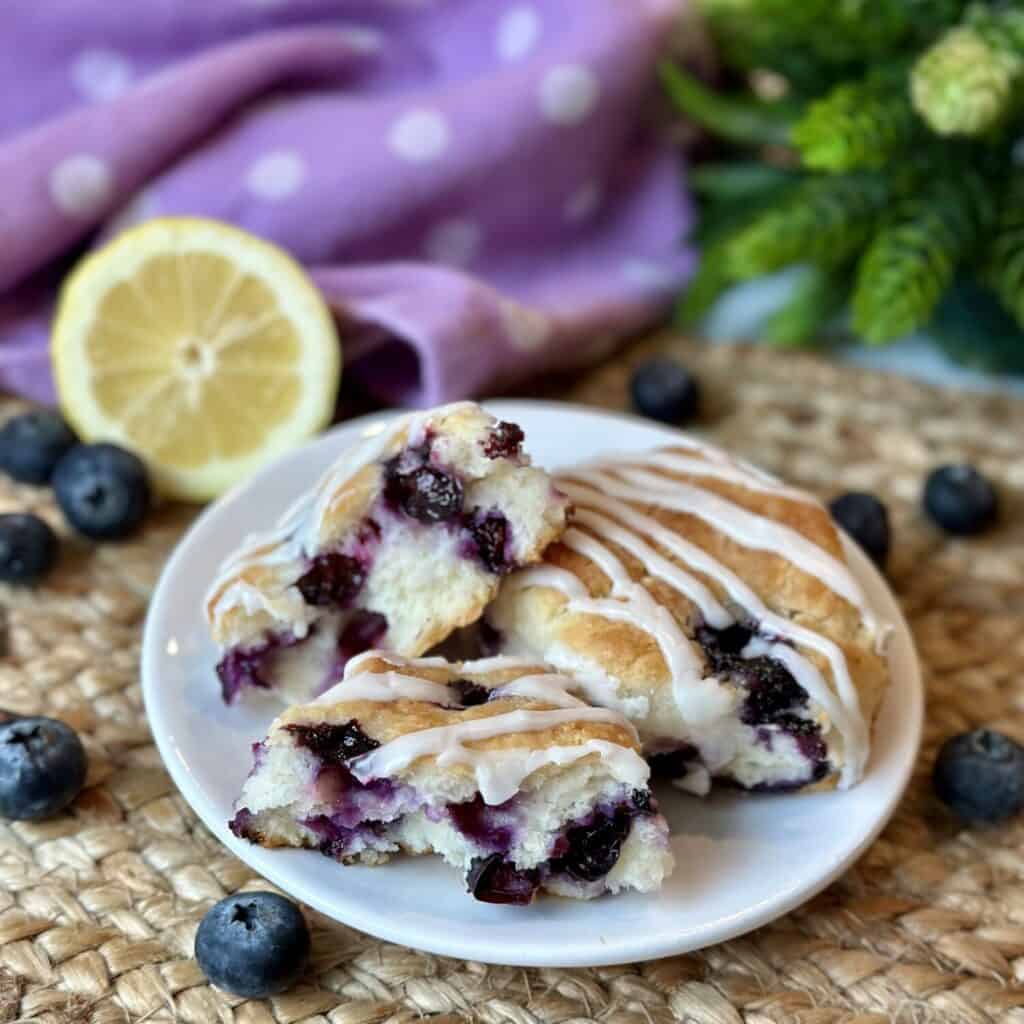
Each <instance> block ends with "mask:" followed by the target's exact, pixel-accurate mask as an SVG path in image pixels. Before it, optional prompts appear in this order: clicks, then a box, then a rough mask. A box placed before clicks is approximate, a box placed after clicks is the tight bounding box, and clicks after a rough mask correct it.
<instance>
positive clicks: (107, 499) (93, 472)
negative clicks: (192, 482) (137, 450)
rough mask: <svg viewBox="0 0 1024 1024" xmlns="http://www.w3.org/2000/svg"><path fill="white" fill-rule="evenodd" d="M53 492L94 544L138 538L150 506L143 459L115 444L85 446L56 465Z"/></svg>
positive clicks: (76, 448)
mask: <svg viewBox="0 0 1024 1024" xmlns="http://www.w3.org/2000/svg"><path fill="white" fill-rule="evenodd" d="M53 490H54V494H55V496H56V498H57V504H59V505H60V507H61V511H62V512H63V513H64V515H65V517H66V518H67V521H68V522H69V523H70V524H71V525H72V526H73V527H74V528H75V529H76V530H77V531H78V532H79V533H81V534H83V535H84V536H86V537H91V538H92V539H93V540H119V539H120V538H122V537H127V536H129V535H130V534H132V533H134V532H135V530H137V529H138V528H139V526H140V525H141V524H142V521H143V520H144V519H145V518H146V513H147V512H148V511H149V506H150V500H151V499H150V489H149V476H148V475H147V473H146V467H145V465H144V464H143V462H142V460H141V459H140V458H139V457H138V456H137V455H133V454H132V453H131V452H128V451H125V450H124V449H123V448H119V447H118V446H117V445H113V444H81V445H78V446H77V447H75V448H72V449H71V451H69V452H68V453H67V455H65V456H64V458H62V459H61V460H60V462H58V463H57V468H56V469H55V470H54V472H53Z"/></svg>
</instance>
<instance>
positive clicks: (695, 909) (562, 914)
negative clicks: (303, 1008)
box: [142, 401, 923, 966]
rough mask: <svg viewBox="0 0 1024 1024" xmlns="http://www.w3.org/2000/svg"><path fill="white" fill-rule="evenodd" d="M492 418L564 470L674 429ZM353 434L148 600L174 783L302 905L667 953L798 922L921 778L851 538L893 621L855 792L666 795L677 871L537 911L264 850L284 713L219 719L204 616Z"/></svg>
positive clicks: (149, 665)
mask: <svg viewBox="0 0 1024 1024" xmlns="http://www.w3.org/2000/svg"><path fill="white" fill-rule="evenodd" d="M488 407H489V408H490V409H492V410H493V411H494V412H495V413H496V414H498V415H500V416H502V417H503V418H505V419H511V420H514V421H516V422H518V423H519V424H521V425H522V427H523V429H524V430H525V431H526V436H527V446H528V449H529V450H530V452H531V453H532V454H533V456H534V459H535V461H536V462H537V463H538V464H541V465H544V466H547V467H550V468H554V467H557V466H560V465H568V464H571V463H573V462H575V461H577V460H580V459H582V458H586V457H589V456H592V455H595V454H597V453H599V452H612V451H637V450H644V449H647V448H650V447H652V446H655V445H658V444H664V443H666V442H669V441H671V440H672V436H673V431H672V430H671V429H668V428H665V427H661V426H658V425H655V424H652V423H650V422H647V421H644V420H640V419H636V418H633V417H627V416H619V415H611V414H608V413H604V412H600V411H596V410H592V409H584V408H581V407H578V406H569V405H558V404H554V403H542V402H525V401H501V402H492V403H488ZM377 418H378V417H370V418H366V419H363V420H357V421H353V422H350V423H347V424H345V425H343V426H341V427H339V428H338V429H336V430H334V431H332V432H331V433H329V434H326V435H325V436H323V437H322V438H320V439H319V440H317V441H315V442H314V443H311V444H309V445H307V446H306V447H304V448H302V449H301V450H299V451H296V452H294V453H292V454H291V455H289V456H287V457H286V458H284V459H283V460H281V461H280V462H278V463H277V464H275V465H273V466H270V467H269V468H267V469H266V470H264V471H263V472H262V473H260V474H259V475H258V476H256V477H255V478H254V479H253V480H251V481H250V482H249V483H248V484H246V485H245V486H244V487H242V488H240V489H237V490H235V491H234V492H232V493H231V494H229V495H227V496H226V497H224V498H223V499H222V500H221V501H219V502H217V503H216V504H215V505H213V506H211V507H210V508H209V509H208V510H207V511H206V512H205V513H204V514H203V515H202V516H201V517H200V518H199V520H198V521H197V522H196V524H195V525H194V526H193V528H192V529H191V530H190V531H189V533H188V534H187V536H186V537H185V538H184V539H183V540H182V542H181V544H180V545H179V547H178V549H177V550H176V551H175V553H174V555H173V556H172V558H171V559H170V561H169V562H168V564H167V567H166V569H165V570H164V573H163V577H162V578H161V580H160V584H159V587H158V588H157V591H156V594H155V595H154V598H153V601H152V604H151V606H150V611H149V617H148V620H147V623H146V632H145V639H144V650H143V666H142V667H143V692H144V695H145V701H146V709H147V712H148V715H149V721H150V725H151V726H152V729H153V734H154V736H155V737H156V742H157V745H158V747H159V749H160V753H161V754H162V756H163V759H164V762H165V763H166V765H167V767H168V769H169V771H170V773H171V775H172V777H173V778H174V781H175V782H176V783H177V785H178V787H179V788H180V789H181V791H182V793H183V794H184V796H185V798H186V799H187V800H188V801H189V803H190V804H191V805H192V806H193V807H194V808H195V810H196V812H197V813H198V814H199V816H200V818H202V820H203V821H204V822H205V823H206V825H207V826H208V827H209V828H210V829H211V830H212V831H213V833H214V834H215V835H216V836H217V837H218V838H219V839H220V840H222V841H223V842H224V843H225V844H226V845H227V846H228V847H229V848H230V849H231V850H232V851H233V852H234V853H236V854H237V855H238V856H239V857H241V858H242V859H243V860H244V861H246V862H248V863H249V864H250V865H251V866H252V867H253V868H254V869H255V870H256V871H258V872H259V873H260V874H262V875H263V876H265V877H266V878H268V879H270V880H271V881H273V882H274V883H276V884H277V885H279V886H280V887H281V888H282V889H284V890H285V891H286V892H289V893H291V894H292V895H293V896H294V897H295V898H297V899H299V900H302V901H303V902H305V903H307V904H309V905H310V906H313V907H315V908H316V909H317V910H319V911H321V912H322V913H324V914H327V915H328V916H330V917H333V918H336V919H337V920H339V921H342V922H344V923H345V924H348V925H351V926H352V927H355V928H359V929H361V930H363V931H365V932H369V933H371V934H373V935H377V936H380V937H381V938H384V939H388V940H391V941H393V942H399V943H403V944H405V945H408V946H414V947H416V948H419V949H425V950H429V951H431V952H435V953H441V954H445V955H449V956H455V957H461V958H465V959H470V960H480V961H486V962H492V963H502V964H515V965H521V966H533V965H537V966H585V965H598V964H613V963H627V962H630V961H636V960H645V959H650V958H654V957H661V956H668V955H671V954H676V953H682V952H685V951H687V950H692V949H697V948H699V947H701V946H706V945H709V944H710V943H714V942H720V941H722V940H724V939H728V938H730V937H732V936H735V935H739V934H741V933H743V932H746V931H749V930H750V929H752V928H756V927H758V926H759V925H762V924H765V923H766V922H768V921H771V920H772V919H773V918H776V917H778V916H780V915H781V914H784V913H786V911H788V910H790V909H792V908H793V907H795V906H797V905H798V904H800V903H802V902H804V901H805V900H807V899H808V898H809V897H811V896H812V895H814V894H815V893H816V892H818V891H819V890H821V889H822V888H823V887H824V886H825V885H827V884H828V883H829V882H830V881H832V880H833V879H834V878H836V877H837V876H838V875H840V874H841V873H842V872H843V871H844V870H845V869H846V868H847V867H849V865H850V864H852V863H853V861H854V860H855V859H856V858H857V857H858V856H859V855H860V854H861V853H862V852H863V851H864V849H865V848H866V847H867V846H868V844H869V843H870V842H871V841H872V839H874V837H875V836H876V835H877V834H878V832H879V831H880V830H881V828H882V826H883V825H884V824H885V822H886V820H887V819H888V818H889V816H890V814H891V813H892V811H893V808H894V807H895V805H896V803H897V801H898V800H899V798H900V795H901V794H902V792H903V789H904V787H905V785H906V783H907V780H908V778H909V775H910V771H911V767H912V765H913V762H914V757H915V754H916V752H917V747H918V742H919V737H920V731H921V717H922V704H923V702H922V689H921V679H920V672H919V669H918V664H917V659H916V656H915V653H914V649H913V644H912V641H911V638H910V633H909V631H908V629H907V626H906V623H905V622H904V620H903V618H902V616H901V615H900V612H899V610H898V608H897V606H896V604H895V602H894V600H893V598H892V596H891V594H890V592H889V590H888V588H887V587H886V585H885V583H884V582H883V581H882V579H881V577H880V576H879V575H878V574H877V573H876V572H875V571H874V569H873V568H872V566H871V564H870V563H869V562H868V560H867V559H866V558H865V557H864V556H863V555H862V554H861V553H860V551H859V550H857V549H856V548H855V546H854V545H853V544H852V543H849V544H848V547H849V549H850V556H851V561H852V564H853V567H854V571H855V572H856V574H857V575H858V577H859V578H860V579H861V580H862V581H863V584H864V586H865V587H866V588H867V590H868V593H869V595H870V597H871V599H872V600H873V602H874V603H875V605H876V607H877V608H878V609H879V611H880V612H881V613H882V615H883V616H884V617H886V618H888V619H889V620H890V621H892V622H893V623H894V624H895V635H894V637H893V642H892V645H891V648H890V650H891V655H890V658H891V665H892V674H893V684H892V688H891V690H890V692H889V695H888V698H887V699H886V701H885V704H884V706H883V708H882V711H881V714H880V716H879V720H878V722H877V724H876V728H875V738H874V748H873V752H872V756H871V762H870V765H869V768H868V772H867V776H866V778H865V779H864V780H863V781H862V782H861V783H860V784H859V785H858V786H856V787H855V788H853V789H851V790H848V791H846V792H832V793H819V794H813V795H808V796H744V795H742V794H737V793H718V794H715V795H714V796H712V797H711V798H710V799H708V800H704V801H702V800H699V799H697V798H694V797H690V796H686V795H684V794H681V793H677V792H676V791H674V790H673V789H671V787H665V788H664V789H663V790H659V791H658V796H659V800H660V801H661V804H662V807H663V809H664V810H665V813H666V815H667V816H668V819H669V821H670V823H671V825H672V833H673V836H672V845H673V850H674V851H675V855H676V862H677V867H676V871H675V874H674V875H673V876H672V877H671V878H670V879H669V880H668V882H667V883H666V885H665V886H664V888H663V889H662V891H661V892H659V893H657V894H654V895H647V896H642V895H636V894H630V895H626V896H618V897H614V898H605V899H599V900H594V901H591V902H577V901H574V900H567V899H559V898H551V897H548V898H542V899H539V900H538V901H537V902H536V903H534V905H533V906H531V907H527V908H514V907H498V906H490V905H487V904H483V903H477V902H475V901H474V900H472V899H471V898H470V897H469V896H468V895H467V894H466V893H465V892H464V891H463V887H462V883H461V880H460V878H459V877H458V875H457V873H456V872H454V871H453V870H451V869H450V868H448V867H446V866H445V865H444V864H443V863H442V862H441V861H440V860H438V859H436V858H432V857H420V858H398V859H396V860H394V861H392V862H391V863H390V864H387V865H385V866H383V867H376V868H369V867H341V866H339V865H338V864H336V863H335V862H333V861H331V860H328V859H327V858H325V857H322V856H321V855H320V854H318V853H315V852H312V851H299V850H264V849H261V848H259V847H256V846H251V845H249V844H248V843H245V842H242V841H240V840H238V839H236V838H235V837H234V836H233V835H231V834H230V833H229V832H228V829H227V826H226V822H227V820H228V818H229V817H230V815H231V807H232V803H233V801H234V799H235V797H236V796H237V794H238V792H239V790H240V787H241V785H242V781H243V779H244V778H245V775H246V773H247V771H248V770H249V766H250V760H251V755H250V750H249V747H250V744H251V743H252V742H253V741H254V740H255V739H257V738H259V737H260V736H262V735H263V733H264V731H265V729H266V726H267V725H268V724H269V722H270V721H271V719H272V717H273V716H274V713H275V706H274V704H273V703H272V702H271V701H269V700H267V699H262V700H258V701H257V702H255V703H251V704H248V705H246V706H244V707H240V708H232V709H228V708H225V707H224V706H223V705H222V704H221V701H220V696H219V690H218V685H217V681H216V678H215V676H214V663H215V660H216V658H215V649H214V646H213V644H212V642H211V641H210V639H209V638H208V635H207V630H206V626H205V622H204V619H203V615H202V610H201V605H202V597H203V593H204V591H205V589H206V587H207V585H208V583H209V581H210V579H211V576H212V573H213V572H214V569H215V567H216V566H217V564H218V563H219V562H220V560H221V558H222V557H223V556H224V555H225V554H226V553H227V552H228V551H230V550H231V549H232V548H233V547H234V546H235V545H236V544H237V543H238V541H239V540H240V539H241V536H242V534H244V533H245V532H247V531H249V530H253V529H256V528H259V527H263V526H265V525H267V524H269V523H271V522H272V521H273V520H274V519H275V518H276V517H277V515H278V514H279V513H280V512H281V511H282V510H283V509H284V508H285V506H286V505H287V504H288V503H289V502H290V501H291V499H292V498H293V497H294V495H295V494H296V493H297V492H298V491H300V490H301V489H303V488H305V487H307V486H309V485H310V484H312V483H313V481H314V480H315V479H316V478H317V476H319V474H320V473H321V471H322V470H324V469H325V468H326V467H327V465H328V464H329V463H330V462H331V461H332V458H333V457H334V456H335V454H336V453H337V452H339V451H340V450H341V449H342V448H343V447H344V446H345V445H346V444H347V443H349V441H350V440H351V439H352V438H353V437H354V436H355V435H356V434H357V433H358V432H360V431H361V430H362V429H364V428H365V427H366V426H367V424H368V423H369V422H372V421H374V420H376V419H377Z"/></svg>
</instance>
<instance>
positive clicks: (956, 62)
mask: <svg viewBox="0 0 1024 1024" xmlns="http://www.w3.org/2000/svg"><path fill="white" fill-rule="evenodd" d="M1022 79H1024V11H1019V10H1013V9H1005V10H992V9H991V8H989V7H988V6H982V5H980V4H975V5H974V6H972V7H971V9H970V10H969V11H968V14H967V17H966V18H965V20H964V23H963V24H962V25H958V26H956V27H955V28H952V29H950V30H949V31H948V32H946V33H945V34H944V35H943V36H942V37H941V38H940V39H939V40H938V41H937V42H936V43H935V44H934V45H933V46H931V47H930V48H929V49H928V50H926V51H925V52H924V53H923V54H922V55H921V56H920V57H919V58H918V60H917V63H916V64H915V66H914V70H913V73H912V74H911V79H910V93H911V98H912V100H913V104H914V108H915V110H917V112H918V113H919V114H920V115H921V117H922V118H923V119H924V121H925V122H926V123H927V124H928V127H929V128H931V129H932V131H934V132H935V133H936V134H938V135H963V136H970V137H977V136H980V135H984V134H985V133H987V132H990V131H992V130H993V129H994V128H997V127H998V126H999V125H1001V124H1002V123H1004V122H1005V121H1006V120H1007V119H1008V118H1009V117H1010V116H1011V114H1012V113H1013V111H1014V109H1015V107H1016V105H1017V99H1018V94H1019V92H1020V87H1021V82H1022Z"/></svg>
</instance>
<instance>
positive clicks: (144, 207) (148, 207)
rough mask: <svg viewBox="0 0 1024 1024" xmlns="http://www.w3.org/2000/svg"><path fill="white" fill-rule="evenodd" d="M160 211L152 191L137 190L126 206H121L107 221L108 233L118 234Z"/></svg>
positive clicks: (149, 218)
mask: <svg viewBox="0 0 1024 1024" xmlns="http://www.w3.org/2000/svg"><path fill="white" fill-rule="evenodd" d="M159 212H160V208H159V205H158V204H157V201H156V196H154V195H153V194H152V192H148V191H145V190H143V191H142V192H136V193H135V195H134V196H132V198H131V199H129V200H128V202H127V203H125V204H124V206H122V207H121V209H120V210H118V211H117V213H115V214H114V216H113V217H111V218H110V220H109V221H107V229H106V230H107V233H108V234H110V235H117V234H120V232H122V231H125V230H127V229H128V228H130V227H134V226H135V225H136V224H141V223H142V222H143V221H144V220H151V219H152V218H153V217H155V216H156V215H157V214H158V213H159Z"/></svg>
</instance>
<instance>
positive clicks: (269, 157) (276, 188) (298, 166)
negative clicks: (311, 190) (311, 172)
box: [245, 149, 306, 200]
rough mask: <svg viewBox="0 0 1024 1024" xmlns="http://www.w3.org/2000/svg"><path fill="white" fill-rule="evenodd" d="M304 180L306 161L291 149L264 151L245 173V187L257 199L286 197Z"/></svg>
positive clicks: (299, 186) (296, 189)
mask: <svg viewBox="0 0 1024 1024" xmlns="http://www.w3.org/2000/svg"><path fill="white" fill-rule="evenodd" d="M305 180H306V162H305V161H304V160H303V159H302V157H301V156H299V154H298V153H296V152H295V150H293V149H276V150H274V151H273V152H272V153H264V154H263V156H261V157H259V158H258V159H257V160H256V161H255V162H254V163H253V164H252V166H251V167H250V168H249V170H248V172H247V173H246V175H245V187H246V188H247V189H248V190H249V191H250V192H251V193H252V194H253V195H254V196H256V198H257V199H270V200H278V199H287V198H288V197H289V196H293V195H295V193H296V192H298V191H299V189H300V188H301V186H302V183H303V182H304V181H305Z"/></svg>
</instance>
